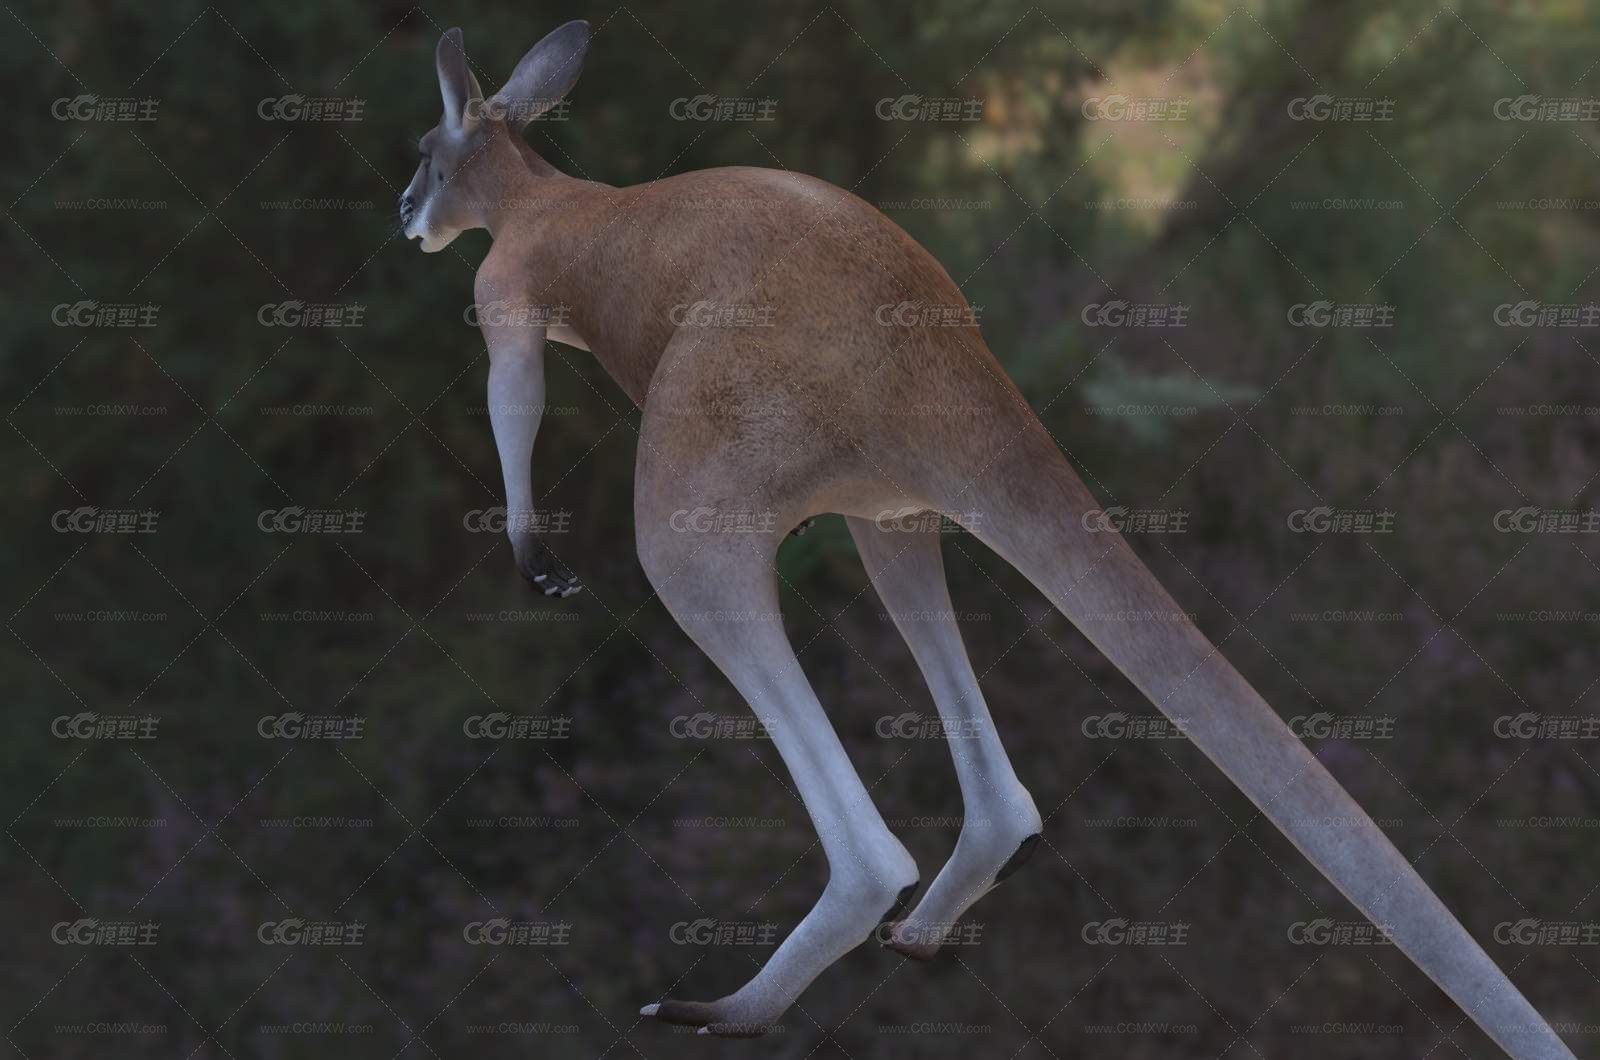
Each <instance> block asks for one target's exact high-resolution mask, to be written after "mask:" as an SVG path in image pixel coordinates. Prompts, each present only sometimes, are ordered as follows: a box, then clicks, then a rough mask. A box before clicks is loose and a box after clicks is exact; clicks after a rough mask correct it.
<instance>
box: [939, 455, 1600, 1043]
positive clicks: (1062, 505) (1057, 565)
mask: <svg viewBox="0 0 1600 1060" xmlns="http://www.w3.org/2000/svg"><path fill="white" fill-rule="evenodd" d="M1026 433H1027V434H1028V435H1029V438H1027V439H1026V440H1024V441H1016V442H1015V445H1013V446H1011V447H1010V449H1009V450H1008V451H1007V452H1006V453H1005V454H1004V455H1003V456H997V458H996V461H995V467H993V468H992V469H991V472H990V474H988V475H986V476H984V478H983V482H984V485H983V486H980V487H975V488H974V489H973V490H972V491H970V492H968V493H967V495H966V498H965V500H964V501H963V500H962V499H959V498H951V499H950V501H951V503H949V504H948V505H941V507H943V508H945V509H946V510H947V511H949V512H950V514H952V515H953V516H964V517H965V518H966V519H967V520H969V522H970V524H971V525H970V529H972V531H973V533H974V534H976V536H977V537H978V538H979V539H980V540H982V541H983V542H984V543H985V544H987V545H988V546H989V547H990V548H992V549H994V550H995V551H996V552H997V553H999V554H1000V556H1001V557H1002V558H1004V559H1005V560H1006V561H1008V562H1009V563H1011V564H1012V565H1013V566H1014V567H1016V568H1017V569H1018V570H1019V571H1021V572H1022V574H1023V575H1024V576H1025V577H1027V578H1028V580H1029V581H1031V582H1033V584H1034V585H1036V586H1037V587H1038V588H1039V589H1040V591H1042V592H1043V593H1044V594H1045V595H1046V596H1047V597H1048V598H1049V599H1050V601H1051V603H1053V604H1054V605H1055V606H1056V607H1057V608H1058V609H1059V610H1060V611H1061V612H1062V613H1063V614H1065V615H1066V616H1067V617H1068V618H1069V619H1071V620H1072V622H1073V624H1074V625H1076V626H1077V627H1078V629H1079V630H1081V631H1082V632H1083V633H1084V635H1085V636H1087V637H1088V638H1089V640H1090V641H1092V642H1093V643H1094V645H1095V647H1096V648H1098V649H1099V650H1100V651H1101V652H1103V653H1104V654H1105V656H1106V657H1107V658H1108V659H1110V660H1111V661H1112V663H1114V664H1115V665H1116V667H1117V668H1118V669H1119V670H1121V671H1122V672H1123V674H1125V675H1126V676H1127V677H1128V679H1129V680H1131V681H1132V682H1133V683H1134V684H1135V685H1137V686H1138V688H1139V690H1140V691H1141V692H1143V693H1144V694H1145V695H1146V696H1148V697H1149V698H1150V700H1151V701H1152V702H1153V703H1155V705H1156V706H1157V707H1159V708H1160V709H1161V711H1162V712H1163V713H1164V714H1166V715H1167V716H1168V717H1169V718H1172V719H1173V720H1174V721H1176V722H1178V723H1180V724H1181V726H1182V727H1183V729H1184V730H1185V732H1186V733H1187V734H1188V736H1189V738H1190V739H1191V740H1193V741H1194V743H1195V744H1196V745H1197V746H1198V747H1199V748H1200V750H1201V751H1203V752H1204V753H1205V755H1206V757H1208V758H1210V759H1211V760H1212V761H1213V762H1215V763H1216V764H1217V766H1218V768H1220V769H1221V770H1222V771H1223V773H1225V774H1227V776H1228V778H1229V779H1230V780H1232V781H1233V782H1234V783H1235V784H1237V785H1238V786H1239V789H1240V790H1241V791H1243V792H1244V793H1245V795H1247V796H1248V797H1249V798H1250V801H1251V802H1253V803H1255V805H1256V806H1257V807H1258V808H1259V809H1260V810H1261V812H1262V813H1263V814H1265V815H1266V816H1267V817H1268V818H1269V819H1270V820H1271V821H1272V823H1273V824H1275V825H1277V827H1278V828H1279V830H1281V831H1282V832H1283V833H1284V835H1286V836H1288V837H1289V841H1290V842H1292V843H1293V844H1294V845H1295V847H1297V848H1298V849H1299V850H1300V852H1301V853H1302V854H1304V855H1305V856H1306V857H1307V858H1309V859H1310V861H1311V863H1312V864H1313V865H1315V866H1316V867H1317V868H1318V869H1320V870H1321V871H1322V873H1323V875H1325V876H1326V877H1327V878H1328V879H1329V880H1330V881H1332V882H1333V884H1334V885H1335V886H1336V887H1338V889H1339V890H1340V891H1341V892H1342V893H1343V894H1344V895H1345V897H1347V898H1349V899H1350V901H1351V902H1353V903H1354V904H1355V906H1356V907H1357V908H1358V909H1360V910H1361V911H1362V912H1363V913H1364V914H1366V916H1367V917H1368V918H1369V919H1371V920H1372V922H1373V923H1374V924H1376V925H1378V926H1379V927H1380V928H1382V929H1386V930H1387V931H1388V932H1389V933H1390V937H1391V938H1392V940H1393V941H1394V943H1395V944H1396V945H1398V946H1399V947H1400V949H1401V950H1402V951H1403V952H1404V953H1405V954H1406V955H1407V956H1408V957H1410V958H1411V959H1412V960H1413V961H1415V962H1416V964H1417V965H1418V967H1420V968H1421V969H1422V970H1423V971H1424V972H1426V973H1427V974H1428V976H1429V978H1431V979H1432V980H1433V981H1434V982H1435V983H1437V984H1438V985H1439V987H1440V988H1441V989H1442V990H1444V992H1445V993H1447V994H1449V995H1450V997H1451V998H1453V999H1454V1000H1455V1002H1456V1004H1458V1005H1460V1006H1461V1008H1462V1010H1463V1011H1464V1012H1466V1013H1467V1015H1469V1016H1471V1017H1472V1019H1473V1020H1475V1021H1476V1022H1477V1024H1478V1025H1479V1026H1480V1027H1482V1028H1483V1029H1484V1031H1486V1032H1487V1033H1488V1034H1489V1036H1490V1037H1491V1038H1493V1039H1494V1040H1495V1041H1496V1042H1498V1043H1499V1045H1500V1047H1501V1048H1503V1049H1504V1050H1505V1051H1506V1052H1507V1053H1508V1054H1510V1055H1511V1056H1513V1057H1516V1058H1518V1060H1554V1058H1566V1060H1571V1057H1572V1053H1571V1052H1570V1051H1569V1050H1568V1049H1567V1047H1566V1045H1565V1044H1563V1043H1562V1041H1561V1039H1560V1038H1558V1037H1557V1036H1556V1034H1555V1032H1554V1031H1553V1030H1552V1029H1551V1028H1550V1025H1549V1024H1548V1023H1547V1022H1545V1020H1544V1018H1543V1017H1541V1016H1540V1015H1539V1013H1538V1012H1537V1011H1535V1009H1534V1008H1533V1006H1532V1005H1530V1004H1528V1002H1527V1001H1526V1000H1525V999H1524V998H1523V996H1522V994H1521V993H1520V992H1519V991H1518V990H1517V988H1516V987H1515V986H1513V985H1512V984H1511V981H1510V980H1509V979H1507V978H1506V976H1505V974H1504V973H1503V972H1501V970H1500V969H1499V968H1498V967H1497V966H1496V965H1495V963H1494V962H1493V961H1492V960H1490V959H1489V956H1488V955H1487V954H1486V953H1484V951H1483V949H1482V947H1480V946H1479V945H1478V943H1477V942H1475V941H1474V940H1473V938H1472V936H1471V935H1469V934H1468V933H1467V931H1466V929H1465V928H1464V927H1462V926H1461V923H1460V922H1459V921H1458V920H1456V918H1455V917H1454V916H1452V915H1451V914H1450V911H1449V910H1448V909H1446V908H1445V906H1444V903H1442V902H1441V901H1440V900H1439V898H1438V897H1437V896H1436V895H1435V894H1434V893H1433V891H1432V890H1430V889H1429V887H1428V885H1427V884H1426V883H1424V882H1423V880H1422V877H1420V876H1418V875H1417V873H1416V871H1415V870H1414V869H1413V868H1412V867H1411V864H1410V863H1409V862H1408V861H1407V860H1406V858H1405V857H1404V856H1403V855H1402V854H1401V853H1400V852H1399V851H1398V850H1396V849H1395V847H1394V845H1393V844H1392V843H1390V842H1389V840H1388V838H1387V837H1386V836H1385V835H1384V834H1383V832H1382V831H1381V830H1380V829H1379V828H1378V826H1377V825H1376V824H1375V823H1374V822H1373V821H1372V818H1370V817H1369V816H1367V814H1366V812H1365V811H1364V810H1362V809H1361V807H1360V806H1359V805H1358V804H1357V803H1356V801H1355V800H1354V799H1352V798H1351V797H1350V795H1349V793H1347V792H1346V791H1345V790H1344V788H1343V787H1341V786H1340V784H1339V782H1338V781H1337V780H1335V779H1334V778H1333V776H1332V774H1330V773H1329V772H1328V771H1327V770H1326V769H1324V768H1323V766H1322V763H1321V762H1319V761H1318V760H1317V759H1316V757H1315V756H1313V755H1312V754H1311V752H1310V751H1309V750H1307V749H1306V747H1305V745H1304V744H1302V743H1301V742H1300V740H1299V739H1297V738H1296V737H1295V736H1294V734H1293V733H1291V732H1290V731H1289V728H1288V726H1286V725H1285V724H1284V723H1283V721H1282V719H1280V718H1279V717H1278V715H1277V714H1276V713H1275V712H1274V711H1273V710H1272V708H1271V707H1270V706H1268V705H1267V703H1266V702H1265V701H1264V700H1263V699H1262V698H1261V696H1259V695H1258V694H1257V693H1256V691H1255V689H1253V688H1251V687H1250V685H1249V684H1247V683H1246V682H1245V680H1244V678H1242V677H1240V676H1239V673H1238V672H1237V671H1236V670H1234V668H1233V667H1232V666H1231V665H1229V663H1228V661H1227V660H1226V659H1224V658H1223V657H1222V656H1221V655H1220V654H1219V653H1218V651H1217V649H1216V648H1215V647H1214V646H1213V645H1212V644H1211V643H1210V642H1209V641H1208V640H1207V639H1206V638H1205V635H1204V634H1202V633H1201V632H1200V631H1199V630H1198V629H1197V628H1195V626H1194V625H1193V624H1192V623H1190V622H1189V621H1188V620H1187V619H1186V618H1184V617H1183V614H1182V612H1181V611H1180V610H1179V608H1178V605H1177V604H1175V603H1174V602H1173V600H1172V598H1171V597H1170V596H1169V595H1168V594H1167V592H1166V590H1165V589H1163V588H1162V587H1161V584H1160V583H1159V582H1158V581H1156V579H1155V576H1154V575H1153V574H1151V573H1150V571H1149V569H1148V568H1146V567H1145V565H1144V564H1143V563H1142V562H1140V560H1139V558H1138V557H1137V556H1136V555H1135V554H1134V553H1133V550H1132V549H1130V548H1129V547H1128V545H1127V543H1126V542H1125V541H1123V540H1122V538H1121V537H1120V536H1119V535H1118V534H1115V533H1106V532H1095V530H1096V529H1098V528H1097V527H1096V526H1095V523H1094V520H1093V518H1092V516H1091V519H1090V526H1089V528H1086V527H1085V525H1084V522H1083V520H1084V517H1085V515H1087V514H1090V513H1092V511H1093V510H1094V509H1096V508H1097V505H1096V504H1095V503H1094V498H1093V497H1092V496H1091V495H1090V494H1089V492H1088V491H1087V489H1085V488H1084V486H1083V483H1082V482H1081V481H1080V480H1079V478H1078V476H1077V475H1076V474H1075V473H1074V472H1073V471H1072V469H1071V467H1070V466H1068V464H1067V462H1066V460H1065V458H1064V457H1062V455H1061V453H1060V451H1059V450H1058V449H1056V448H1055V446H1054V444H1053V443H1051V442H1050V441H1049V439H1048V438H1047V437H1045V436H1044V432H1043V431H1042V430H1030V431H1028V432H1026ZM994 472H999V473H998V474H995V473H994ZM974 494H976V495H974ZM1129 612H1134V613H1141V612H1145V613H1151V614H1158V615H1160V616H1161V617H1162V618H1163V619H1170V621H1166V620H1164V621H1159V622H1135V623H1129V622H1127V621H1125V617H1126V615H1127V614H1128V613H1129ZM1330 819H1332V820H1334V821H1337V822H1339V825H1340V827H1338V828H1329V827H1325V826H1323V823H1324V822H1328V821H1329V820H1330Z"/></svg>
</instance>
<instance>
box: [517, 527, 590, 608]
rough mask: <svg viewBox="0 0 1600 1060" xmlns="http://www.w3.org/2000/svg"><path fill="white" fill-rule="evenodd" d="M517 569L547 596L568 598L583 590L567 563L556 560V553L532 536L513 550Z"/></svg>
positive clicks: (525, 538)
mask: <svg viewBox="0 0 1600 1060" xmlns="http://www.w3.org/2000/svg"><path fill="white" fill-rule="evenodd" d="M513 551H514V552H515V554H516V557H517V569H518V570H519V571H521V572H522V576H523V577H524V578H526V579H528V581H529V583H530V584H532V585H533V587H534V588H535V589H538V590H539V591H540V592H542V593H544V594H545V595H546V596H561V597H567V596H571V595H573V594H574V593H576V592H578V591H579V590H580V589H582V588H583V583H582V582H580V581H578V576H577V575H576V574H574V573H572V571H571V570H570V569H569V568H568V567H567V565H566V564H565V563H562V562H561V561H560V560H558V559H556V556H555V553H554V552H551V551H550V549H549V547H548V546H547V545H546V544H545V543H544V542H543V541H540V540H539V539H538V538H537V537H534V536H533V535H532V534H529V535H528V536H526V537H524V538H523V539H522V540H521V541H520V542H518V544H517V546H516V547H515V548H514V549H513Z"/></svg>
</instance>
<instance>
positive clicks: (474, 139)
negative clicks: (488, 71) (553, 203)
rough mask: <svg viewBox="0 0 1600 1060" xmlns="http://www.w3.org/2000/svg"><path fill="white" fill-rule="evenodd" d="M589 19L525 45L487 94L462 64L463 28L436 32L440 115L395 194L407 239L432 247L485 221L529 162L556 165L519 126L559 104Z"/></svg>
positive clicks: (543, 167)
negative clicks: (533, 145)
mask: <svg viewBox="0 0 1600 1060" xmlns="http://www.w3.org/2000/svg"><path fill="white" fill-rule="evenodd" d="M589 36H590V33H589V24H588V23H587V22H584V21H582V20H578V21H574V22H568V23H567V24H566V25H564V26H560V27H558V28H556V29H554V30H551V31H550V33H549V34H548V35H547V36H546V37H545V38H544V39H543V40H541V41H540V42H539V43H538V44H535V45H534V46H533V47H532V48H531V49H529V51H528V54H526V55H524V56H523V57H522V61H521V62H519V63H517V68H516V69H515V70H514V71H512V73H511V77H510V78H509V79H508V80H507V81H506V83H505V84H504V85H502V86H501V88H500V91H498V92H496V93H495V94H494V95H493V96H491V97H489V98H488V99H484V97H483V90H482V89H481V88H479V87H478V79H477V78H475V77H473V76H472V70H471V69H470V68H469V67H468V66H467V53H466V49H465V47H464V46H463V43H462V37H461V30H459V29H450V30H446V31H445V34H444V36H442V37H440V38H439V47H438V49H437V50H436V51H435V53H434V65H435V66H436V67H437V69H438V73H439V93H440V95H442V96H443V97H444V116H443V117H442V118H441V119H440V120H439V124H438V125H435V126H434V127H433V128H432V129H430V130H429V131H428V133H427V134H426V135H425V136H423V137H422V139H421V140H419V141H418V142H417V146H418V149H419V151H420V153H421V156H422V157H421V158H420V159H419V161H418V164H417V172H416V175H415V176H413V177H412V178H411V183H410V184H409V185H407V187H406V190H405V192H404V193H403V194H402V195H401V196H400V223H401V225H402V226H403V228H404V231H405V234H406V238H407V239H419V240H421V241H422V249H423V251H424V252H426V253H429V254H432V253H435V252H436V251H440V250H443V249H444V248H445V247H447V246H449V245H450V242H451V240H453V239H455V237H456V236H458V235H460V234H461V233H462V232H465V231H466V230H467V229H469V228H484V227H487V224H488V217H489V215H490V214H491V213H493V212H495V210H496V202H497V200H498V199H500V198H501V197H502V196H503V195H504V193H505V191H506V190H507V189H508V188H511V187H515V186H516V183H517V181H518V180H520V178H521V177H523V176H525V175H526V174H527V173H528V172H529V170H530V168H532V170H533V172H534V173H536V174H537V175H541V176H543V175H548V174H549V173H551V172H554V170H553V169H552V168H551V167H550V166H549V165H548V164H546V163H544V162H543V161H542V160H540V159H539V158H538V156H536V155H534V154H533V152H532V151H531V150H530V149H529V148H528V146H527V145H526V144H525V143H523V141H522V137H521V132H522V129H523V128H524V127H525V126H526V125H527V124H528V123H529V122H531V121H533V119H535V118H537V117H538V116H539V115H541V114H543V113H544V112H545V111H547V110H549V109H550V108H552V107H554V106H555V105H556V104H558V103H560V102H561V100H562V98H563V97H565V96H566V94H567V93H568V92H569V91H570V90H571V89H572V86H573V84H574V83H576V82H577V80H578V74H579V73H580V72H581V71H582V69H583V60H584V56H585V55H586V54H588V51H589Z"/></svg>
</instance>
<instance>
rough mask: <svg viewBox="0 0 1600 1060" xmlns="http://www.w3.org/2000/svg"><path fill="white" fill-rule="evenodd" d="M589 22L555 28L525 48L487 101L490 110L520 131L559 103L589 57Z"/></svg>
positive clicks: (571, 23) (573, 23)
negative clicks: (513, 66)
mask: <svg viewBox="0 0 1600 1060" xmlns="http://www.w3.org/2000/svg"><path fill="white" fill-rule="evenodd" d="M591 36H592V34H591V31H590V29H589V23H587V22H585V21H583V20H582V19H576V20H574V21H572V22H568V23H567V24H566V25H564V26H557V27H556V28H555V29H553V30H551V31H550V32H549V33H548V34H546V35H545V38H544V40H542V41H540V42H539V43H538V44H535V45H534V46H533V47H532V48H529V49H528V54H527V55H524V56H523V57H522V61H521V62H519V63H518V64H517V68H516V69H515V70H513V71H512V72H511V76H510V77H509V78H507V79H506V83H505V84H503V85H501V86H500V91H498V92H496V93H495V94H494V97H493V98H492V99H490V100H489V106H490V109H491V111H492V112H493V113H494V114H496V115H500V116H504V117H505V119H506V120H507V121H508V122H510V123H511V125H512V126H513V127H514V128H517V129H521V128H522V127H523V126H525V125H527V124H528V123H529V122H530V121H532V120H533V119H535V118H537V117H538V116H539V115H541V114H543V113H544V112H545V111H547V110H549V109H550V108H551V107H554V106H555V105H556V104H557V103H560V102H561V100H562V99H563V98H565V96H566V94H567V93H568V92H570V91H572V86H573V85H575V84H577V82H578V75H579V74H580V73H582V72H583V60H584V57H585V56H587V55H588V54H589V38H590V37H591Z"/></svg>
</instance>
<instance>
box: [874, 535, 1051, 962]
mask: <svg viewBox="0 0 1600 1060" xmlns="http://www.w3.org/2000/svg"><path fill="white" fill-rule="evenodd" d="M846 521H847V523H848V525H849V527H850V534H851V536H852V537H853V538H855V542H856V549H857V550H858V551H859V552H860V553H861V561H862V563H863V564H864V565H865V566H866V568H867V575H868V577H869V578H871V579H872V584H873V587H874V588H875V589H876V590H877V592H878V596H879V598H880V599H881V600H882V601H883V604H884V606H885V607H886V608H887V609H888V611H889V614H890V617H891V618H892V619H893V620H894V624H895V627H896V628H897V629H899V630H900V634H901V636H902V637H904V638H905V641H906V644H907V645H908V646H909V647H910V648H911V653H912V655H913V656H914V657H915V658H916V660H917V665H918V667H920V668H921V670H922V673H923V676H924V678H925V679H926V680H927V682H928V687H929V690H930V691H931V692H932V693H933V700H934V704H935V706H936V707H937V708H938V711H939V718H940V721H941V722H942V724H943V728H944V732H945V735H946V737H947V739H948V741H949V745H950V754H951V757H952V758H953V759H954V760H955V767H956V778H957V780H958V781H959V782H960V784H961V802H962V805H963V808H964V818H963V821H962V826H961V835H960V836H959V837H958V838H957V840H956V847H955V850H954V852H952V853H951V855H950V860H949V861H947V862H945V865H944V868H942V869H940V870H939V875H938V876H937V877H936V878H935V879H934V881H933V884H932V886H930V887H929V888H928V891H927V893H926V894H925V895H923V897H922V900H921V901H920V902H918V903H917V907H916V908H915V909H913V910H912V911H911V913H910V914H909V915H907V916H906V918H905V919H904V920H902V921H900V922H898V923H895V924H892V925H885V928H884V931H883V932H882V933H881V935H880V941H881V942H882V943H883V944H884V945H885V946H888V947H889V948H891V949H894V950H897V951H899V952H900V953H903V954H905V955H906V956H908V957H915V958H917V959H919V960H928V959H929V958H931V957H933V956H934V954H935V953H937V952H938V950H939V946H940V943H941V941H943V940H944V939H946V938H948V937H949V936H950V935H951V933H952V931H953V929H954V927H955V924H956V922H957V921H958V920H960V919H961V917H962V915H963V914H964V913H966V911H967V910H968V909H969V908H971V906H972V904H973V903H974V902H976V901H977V900H978V899H979V898H981V897H983V896H984V895H985V894H987V893H988V892H989V891H990V890H991V889H992V888H993V887H994V886H995V884H997V883H999V882H1000V881H1001V880H1003V879H1005V878H1006V876H1008V875H1010V874H1011V873H1012V872H1013V871H1015V870H1016V869H1017V868H1018V867H1020V866H1021V864H1022V863H1023V862H1024V861H1026V860H1027V857H1028V855H1029V854H1031V853H1032V851H1033V847H1034V845H1035V844H1036V843H1037V842H1038V841H1039V836H1040V829H1041V823H1040V820H1039V811H1038V810H1037V809H1036V808H1035V807H1034V804H1033V798H1032V797H1031V796H1030V795H1029V794H1028V792H1027V789H1025V788H1024V787H1023V786H1022V783H1021V782H1020V781H1018V780H1017V776H1016V773H1015V772H1014V771H1013V770H1012V768H1011V759H1010V758H1008V757H1007V756H1006V751H1005V748H1004V747H1003V746H1002V745H1001V743H1000V737H999V734H998V733H997V732H996V731H995V727H994V722H993V720H992V719H991V718H990V717H989V708H988V707H987V706H986V705H985V704H984V701H983V693H982V692H981V691H980V690H979V689H978V679H977V677H976V675H974V674H973V672H972V664H971V662H969V661H968V659H967V652H966V648H965V647H964V646H963V645H962V643H961V631H960V629H959V628H958V627H957V625H956V621H955V616H954V613H953V611H952V609H951V604H950V593H949V590H948V589H947V588H946V585H945V576H944V560H943V557H942V556H941V555H940V552H939V532H938V530H937V528H933V529H929V528H927V527H926V526H924V525H922V521H920V520H911V521H910V522H909V523H907V522H894V523H889V522H875V521H873V520H869V519H862V518H858V517H855V516H851V517H849V518H848V519H847V520H846Z"/></svg>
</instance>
